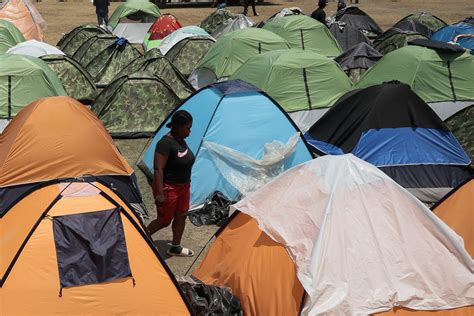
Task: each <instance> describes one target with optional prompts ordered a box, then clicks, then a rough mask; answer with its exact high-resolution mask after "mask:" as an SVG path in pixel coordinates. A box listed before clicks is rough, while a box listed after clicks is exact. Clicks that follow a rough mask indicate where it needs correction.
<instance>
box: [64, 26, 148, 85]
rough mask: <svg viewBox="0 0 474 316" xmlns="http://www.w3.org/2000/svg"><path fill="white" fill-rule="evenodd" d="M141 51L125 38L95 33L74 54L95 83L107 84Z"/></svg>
mask: <svg viewBox="0 0 474 316" xmlns="http://www.w3.org/2000/svg"><path fill="white" fill-rule="evenodd" d="M139 56H141V53H140V52H139V51H138V50H137V49H136V48H135V47H133V46H132V45H131V44H130V43H129V42H128V41H127V40H126V39H124V38H117V37H115V36H113V35H112V36H111V35H106V34H103V35H96V36H94V37H91V38H90V39H89V40H87V42H85V43H84V44H83V45H82V46H81V47H80V48H79V49H78V50H77V52H76V54H74V56H73V58H74V59H76V60H77V61H79V62H80V63H81V64H82V65H83V66H84V67H85V68H86V70H87V71H88V72H89V73H90V75H91V76H92V78H93V80H94V82H95V83H96V84H100V85H105V84H108V83H109V82H110V81H111V80H112V79H113V78H114V77H115V76H116V75H117V74H118V73H119V72H120V71H121V70H122V69H123V68H124V67H125V66H127V65H128V64H129V63H130V62H132V61H133V60H134V59H136V58H138V57H139Z"/></svg>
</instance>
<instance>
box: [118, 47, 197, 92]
mask: <svg viewBox="0 0 474 316" xmlns="http://www.w3.org/2000/svg"><path fill="white" fill-rule="evenodd" d="M138 71H145V72H147V73H149V74H152V75H155V76H158V77H160V78H161V79H163V80H165V81H166V83H167V84H168V85H169V86H170V87H171V88H172V89H173V92H174V93H175V94H176V95H177V96H178V97H179V98H180V99H182V100H183V99H186V98H187V97H188V96H189V95H190V94H191V93H193V92H194V88H193V87H192V86H191V84H190V83H189V82H188V80H187V79H186V78H185V77H184V76H183V75H182V74H181V73H180V72H179V70H178V69H177V68H176V67H175V66H174V65H173V64H172V63H171V62H170V61H169V60H168V58H166V57H165V56H163V55H162V54H161V53H160V50H159V49H157V48H153V49H151V50H149V51H147V52H146V54H145V55H144V56H140V57H138V58H136V59H135V60H134V61H132V62H131V63H130V64H129V65H128V66H127V67H125V68H124V69H123V70H122V71H120V73H119V74H118V75H117V78H118V77H122V76H124V75H131V74H133V73H136V72H138Z"/></svg>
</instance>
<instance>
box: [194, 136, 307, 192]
mask: <svg viewBox="0 0 474 316" xmlns="http://www.w3.org/2000/svg"><path fill="white" fill-rule="evenodd" d="M299 139H300V134H299V133H296V134H295V135H293V136H292V137H290V139H289V140H288V141H287V143H286V144H284V143H282V142H280V141H273V142H271V143H267V144H265V145H264V149H263V155H262V158H261V159H260V160H258V159H254V158H252V157H249V156H248V155H246V154H243V153H241V152H239V151H237V150H234V149H231V148H229V147H226V146H222V145H219V144H216V143H213V142H209V141H204V142H203V144H202V146H203V148H204V149H205V150H207V151H208V152H209V155H210V156H211V157H212V159H213V161H214V163H215V165H216V167H217V169H218V170H219V172H220V173H221V174H222V175H223V176H224V178H226V179H227V181H229V183H230V184H231V185H232V186H234V187H235V188H236V189H237V190H238V191H239V192H240V193H241V194H242V195H243V196H245V195H247V194H248V193H251V192H254V191H255V190H257V189H258V188H260V187H261V186H263V185H264V184H266V183H268V182H269V181H270V180H272V179H273V178H274V177H276V176H277V175H279V174H280V173H282V172H283V171H284V162H285V160H286V159H287V158H288V157H289V156H290V155H291V154H292V153H293V152H294V151H295V148H296V145H297V143H298V140H299Z"/></svg>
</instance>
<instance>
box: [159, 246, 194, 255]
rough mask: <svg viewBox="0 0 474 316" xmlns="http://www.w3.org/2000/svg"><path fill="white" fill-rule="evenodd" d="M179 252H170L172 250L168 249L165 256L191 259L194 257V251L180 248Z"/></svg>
mask: <svg viewBox="0 0 474 316" xmlns="http://www.w3.org/2000/svg"><path fill="white" fill-rule="evenodd" d="M180 248H181V249H179V250H180V251H179V252H175V251H171V249H172V248H169V249H168V250H167V251H166V254H167V255H169V256H176V257H192V256H194V251H192V250H191V249H189V248H186V247H180Z"/></svg>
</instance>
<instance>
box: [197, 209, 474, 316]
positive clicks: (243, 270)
mask: <svg viewBox="0 0 474 316" xmlns="http://www.w3.org/2000/svg"><path fill="white" fill-rule="evenodd" d="M471 205H472V203H471ZM471 214H472V213H471ZM471 223H472V221H471ZM193 275H194V276H196V277H197V278H199V279H200V280H201V281H203V282H204V283H207V284H212V285H216V286H226V287H229V288H231V289H232V292H233V294H234V295H235V296H236V297H238V298H239V299H240V302H241V304H242V309H243V311H244V314H245V315H298V314H299V310H300V307H301V304H302V303H303V300H304V289H303V287H302V285H301V283H300V282H299V280H298V278H297V276H296V266H295V264H294V262H293V260H292V259H291V257H290V255H289V254H288V252H287V251H286V249H285V247H284V246H283V245H281V244H279V243H277V242H275V241H274V240H273V239H271V238H270V237H269V236H268V235H267V234H265V233H264V232H263V231H262V230H261V229H260V228H259V227H258V224H257V221H256V220H255V219H253V218H252V217H250V216H249V215H247V214H244V213H240V212H238V213H236V214H234V216H233V217H232V218H231V219H230V220H229V222H228V224H227V225H226V226H224V227H223V228H221V230H219V231H218V233H217V238H216V240H215V241H214V243H213V245H212V246H211V248H210V249H209V251H208V253H207V255H206V257H205V258H204V259H203V261H202V262H201V264H200V266H199V267H198V268H197V269H196V270H195V271H194V272H193ZM412 313H416V315H419V316H424V315H447V316H467V315H474V307H473V306H469V307H463V308H458V309H453V310H440V311H414V310H408V309H403V308H396V309H392V310H390V311H387V312H384V313H381V314H377V315H397V316H404V315H411V314H412Z"/></svg>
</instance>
